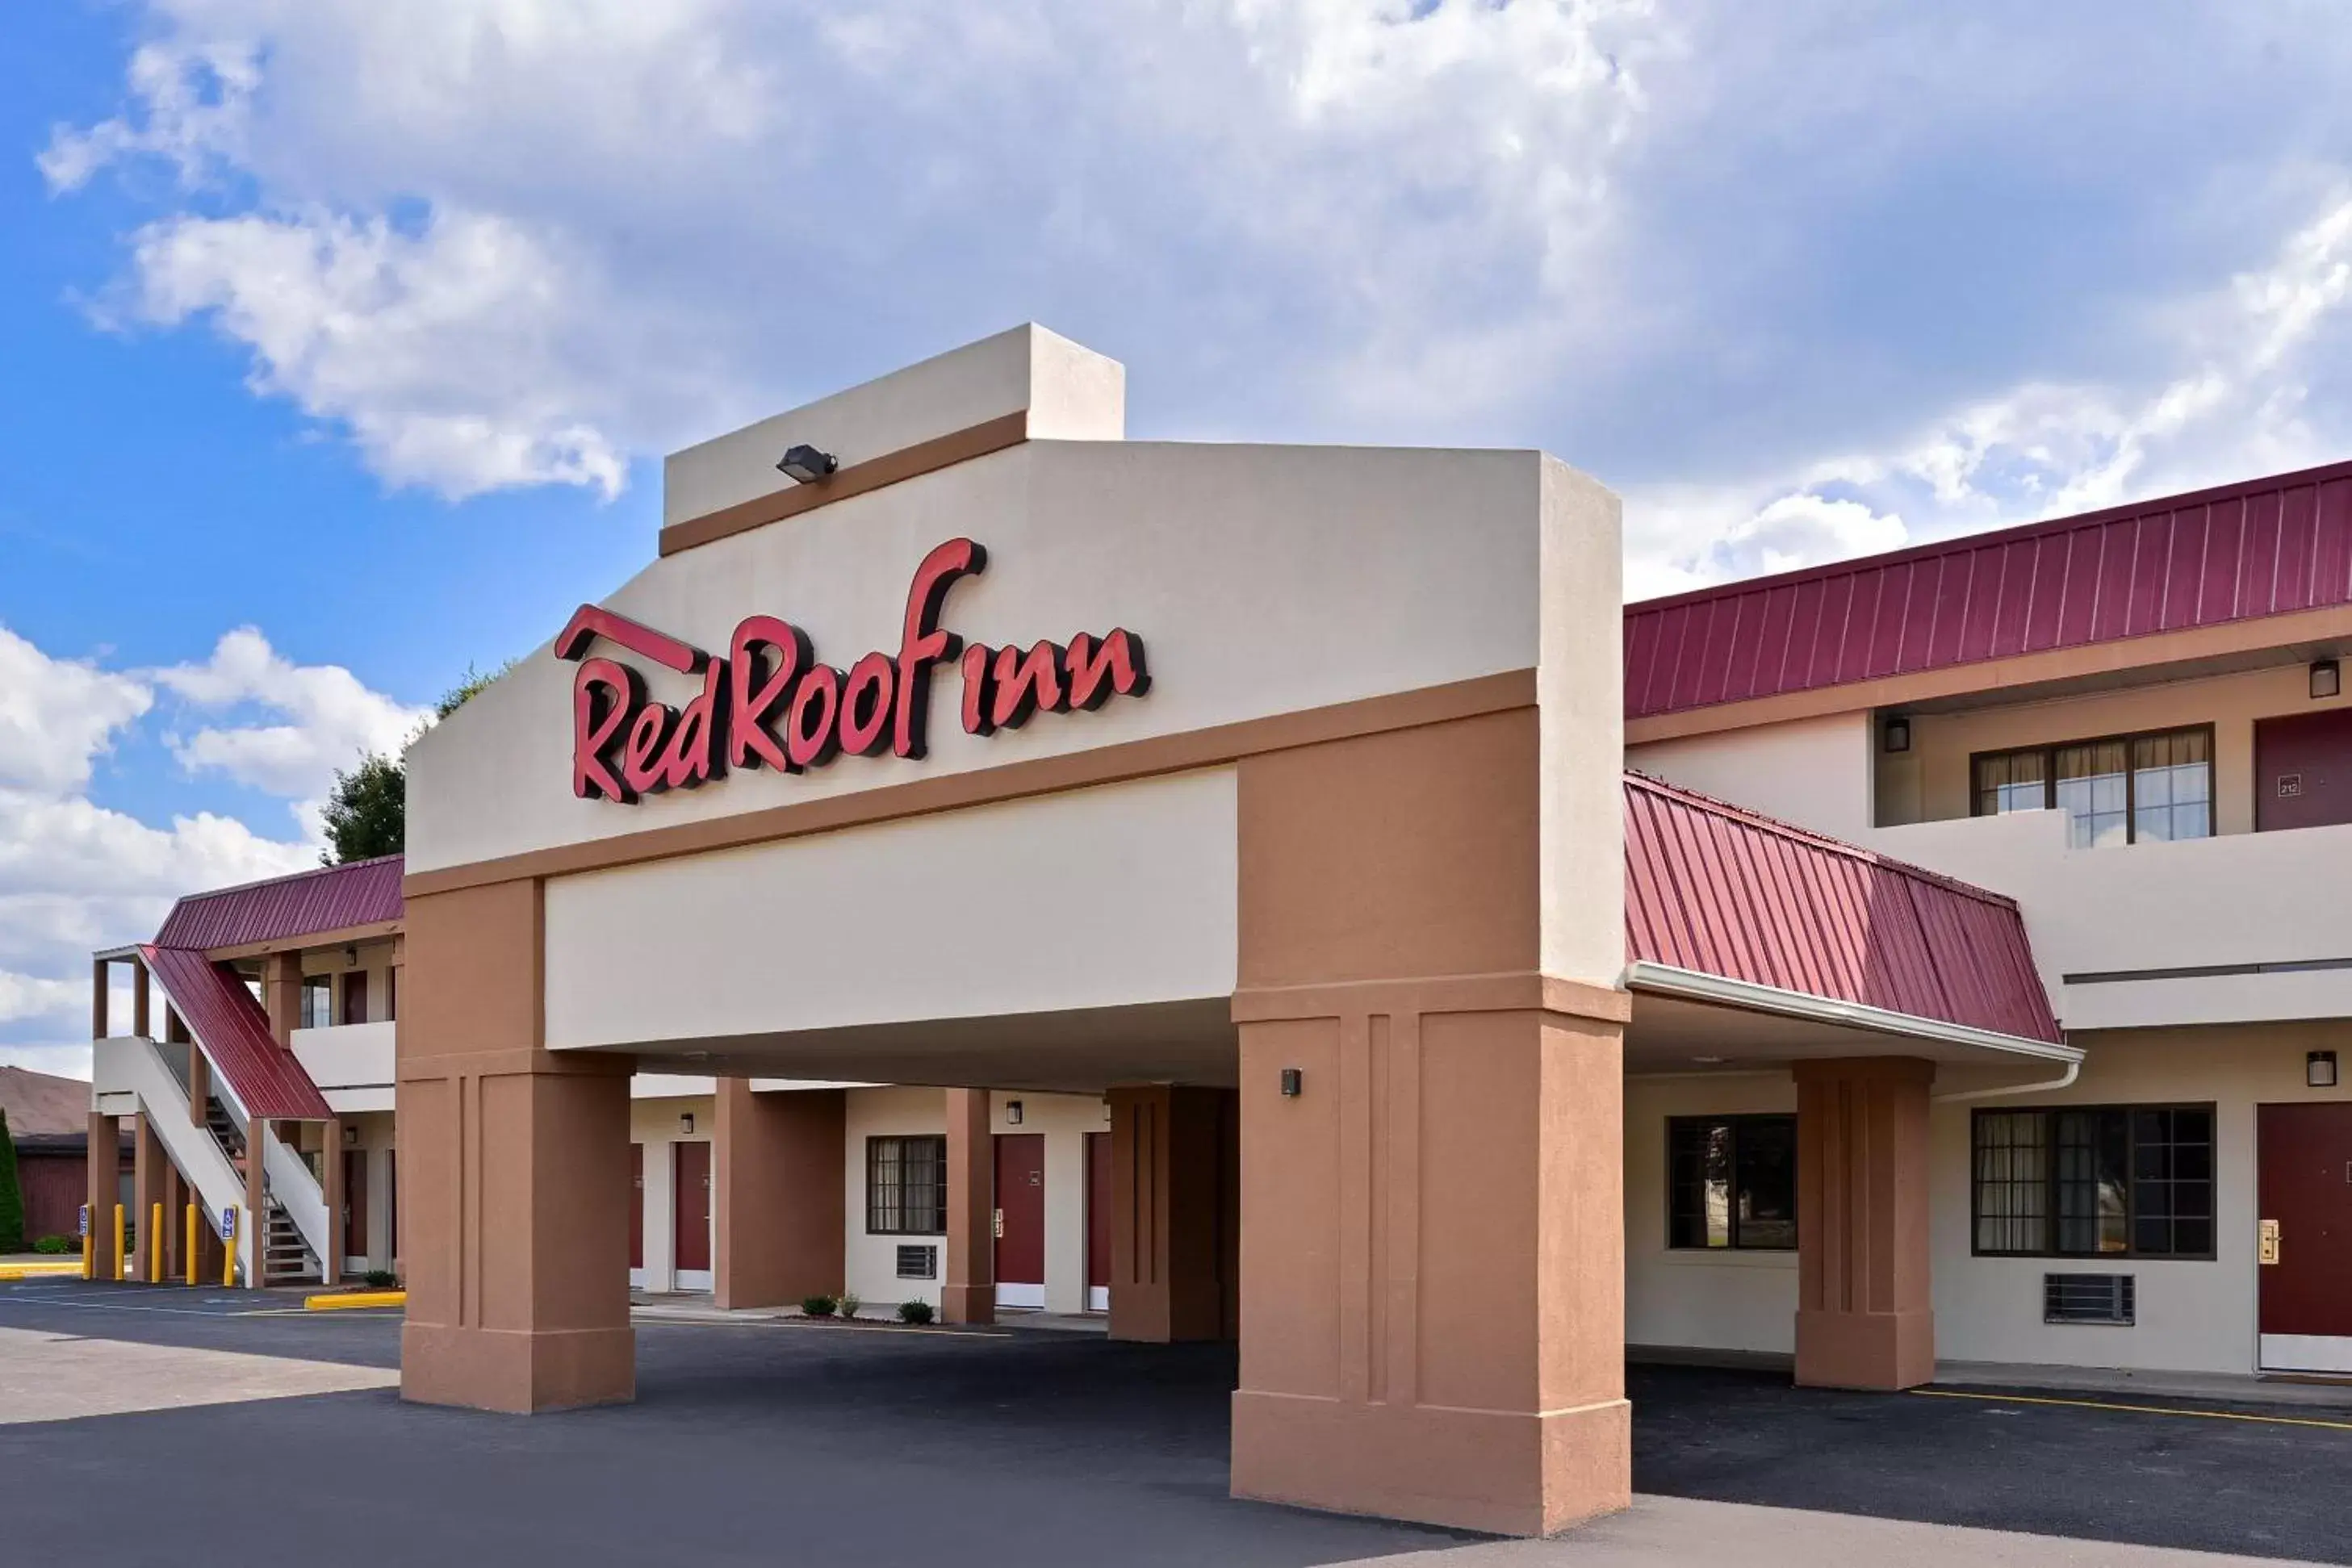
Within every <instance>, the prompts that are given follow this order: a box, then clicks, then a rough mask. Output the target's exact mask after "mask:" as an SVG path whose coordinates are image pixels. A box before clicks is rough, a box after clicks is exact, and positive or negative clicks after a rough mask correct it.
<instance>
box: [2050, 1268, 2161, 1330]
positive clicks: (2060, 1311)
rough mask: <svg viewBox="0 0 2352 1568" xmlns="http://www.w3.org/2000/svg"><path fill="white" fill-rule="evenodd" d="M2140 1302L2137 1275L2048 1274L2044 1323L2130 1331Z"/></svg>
mask: <svg viewBox="0 0 2352 1568" xmlns="http://www.w3.org/2000/svg"><path fill="white" fill-rule="evenodd" d="M2138 1298H2139V1289H2138V1280H2137V1276H2135V1275H2131V1274H2044V1275H2042V1322H2045V1323H2107V1324H2120V1325H2122V1326H2124V1327H2129V1326H2130V1325H2131V1324H2132V1322H2134V1321H2135V1318H2134V1313H2135V1312H2136V1311H2137V1307H2138Z"/></svg>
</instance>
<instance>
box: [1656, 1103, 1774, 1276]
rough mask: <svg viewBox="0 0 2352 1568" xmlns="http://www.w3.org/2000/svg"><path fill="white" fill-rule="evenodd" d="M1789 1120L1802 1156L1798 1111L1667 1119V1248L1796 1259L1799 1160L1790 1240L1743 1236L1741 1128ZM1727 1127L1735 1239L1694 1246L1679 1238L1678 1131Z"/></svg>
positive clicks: (1713, 1254) (1678, 1251)
mask: <svg viewBox="0 0 2352 1568" xmlns="http://www.w3.org/2000/svg"><path fill="white" fill-rule="evenodd" d="M1766 1122H1776V1123H1777V1122H1785V1123H1787V1124H1788V1127H1789V1139H1790V1145H1791V1150H1792V1152H1793V1153H1795V1154H1796V1155H1797V1156H1798V1158H1801V1157H1802V1155H1801V1150H1802V1145H1801V1142H1800V1141H1799V1139H1798V1133H1797V1113H1795V1112H1794V1111H1733V1112H1726V1113H1721V1114H1713V1115H1710V1114H1697V1115H1687V1116H1668V1117H1667V1118H1666V1151H1665V1153H1666V1204H1665V1208H1666V1215H1665V1218H1666V1250H1667V1251H1668V1252H1669V1253H1674V1254H1677V1255H1685V1254H1687V1255H1693V1256H1697V1257H1703V1258H1720V1257H1723V1256H1725V1255H1726V1254H1727V1253H1735V1252H1745V1253H1755V1254H1759V1255H1762V1256H1778V1257H1786V1258H1793V1257H1795V1256H1796V1255H1797V1252H1798V1249H1799V1248H1801V1246H1802V1245H1803V1241H1804V1238H1803V1233H1802V1230H1801V1228H1800V1226H1799V1224H1798V1221H1797V1215H1796V1208H1797V1193H1798V1176H1797V1168H1796V1166H1797V1161H1796V1160H1795V1159H1792V1160H1791V1161H1790V1169H1789V1183H1790V1187H1789V1207H1790V1215H1789V1242H1788V1245H1787V1246H1785V1247H1784V1246H1779V1245H1775V1244H1769V1243H1764V1242H1742V1241H1741V1240H1740V1239H1739V1129H1740V1126H1741V1124H1760V1123H1766ZM1717 1126H1727V1127H1729V1128H1730V1129H1731V1160H1730V1165H1731V1213H1730V1222H1731V1239H1730V1241H1729V1242H1728V1243H1727V1245H1725V1246H1722V1247H1705V1246H1697V1247H1695V1246H1691V1245H1688V1244H1686V1243H1684V1242H1680V1241H1676V1240H1675V1131H1676V1129H1678V1128H1681V1127H1717Z"/></svg>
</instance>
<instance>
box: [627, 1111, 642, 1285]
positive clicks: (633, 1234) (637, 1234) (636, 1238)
mask: <svg viewBox="0 0 2352 1568" xmlns="http://www.w3.org/2000/svg"><path fill="white" fill-rule="evenodd" d="M645 1266H646V1146H645V1145H643V1144H631V1145H629V1269H630V1270H631V1272H632V1273H635V1274H638V1275H640V1276H642V1274H643V1272H644V1270H645ZM629 1282H630V1283H631V1284H633V1285H642V1284H644V1283H645V1281H644V1279H643V1278H642V1277H640V1278H637V1279H633V1280H631V1281H629Z"/></svg>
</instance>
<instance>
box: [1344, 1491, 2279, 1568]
mask: <svg viewBox="0 0 2352 1568" xmlns="http://www.w3.org/2000/svg"><path fill="white" fill-rule="evenodd" d="M1375 1561H1377V1562H1378V1563H1381V1565H1382V1568H1423V1565H1426V1568H1616V1565H1619V1564H1652V1563H1656V1564H1664V1563H1674V1564H1677V1565H1681V1564H1689V1563H1726V1564H1737V1565H1738V1568H1825V1565H1826V1568H1843V1565H1845V1564H1853V1565H1855V1568H1863V1565H1867V1568H1881V1565H1883V1564H1887V1563H1902V1564H1904V1568H1944V1565H1946V1564H1949V1565H1951V1568H1962V1565H1966V1568H1985V1565H1987V1564H1993V1565H2000V1568H2062V1565H2063V1568H2257V1565H2260V1564H2275V1563H2281V1562H2283V1561H2285V1560H2284V1559H2281V1558H2275V1557H2233V1556H2225V1555H2221V1554H2218V1553H2214V1552H2179V1551H2173V1550H2170V1549H2168V1548H2165V1547H2159V1546H2124V1545H2118V1544H2116V1543H2115V1542H2105V1541H2071V1540H2067V1539H2065V1538H2063V1537H2061V1536H2053V1535H2014V1534H2011V1533H2008V1532H2007V1531H1997V1530H1969V1529H1965V1528H1962V1527H1960V1526H1958V1525H1950V1524H1916V1523H1913V1522H1911V1521H1906V1520H1895V1519H1864V1518H1860V1517H1857V1516H1855V1515H1853V1514H1844V1513H1816V1512H1811V1511H1807V1510H1803V1509H1789V1508H1758V1507H1755V1506H1753V1505H1751V1504H1748V1503H1738V1502H1702V1501H1698V1500H1694V1499H1690V1498H1678V1497H1637V1498H1635V1499H1634V1500H1633V1507H1632V1508H1630V1509H1628V1510H1627V1511H1625V1512H1623V1513H1621V1514H1616V1515H1612V1517H1610V1518H1608V1519H1603V1520H1596V1521H1593V1522H1592V1523H1591V1524H1588V1525H1585V1526H1583V1527H1582V1528H1580V1529H1578V1530H1574V1531H1570V1532H1569V1533H1567V1534H1566V1535H1562V1536H1559V1537H1556V1538H1555V1539H1553V1540H1550V1541H1497V1542H1484V1543H1481V1544H1479V1545H1476V1546H1457V1547H1450V1548H1447V1549H1445V1550H1444V1551H1439V1552H1411V1553H1408V1554H1407V1555H1404V1556H1401V1557H1381V1558H1378V1559H1373V1558H1364V1559H1360V1562H1361V1563H1371V1562H1375Z"/></svg>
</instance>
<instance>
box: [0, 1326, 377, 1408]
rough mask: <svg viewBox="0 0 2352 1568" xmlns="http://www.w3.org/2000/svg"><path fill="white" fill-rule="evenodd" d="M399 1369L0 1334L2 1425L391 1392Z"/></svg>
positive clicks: (35, 1333)
mask: <svg viewBox="0 0 2352 1568" xmlns="http://www.w3.org/2000/svg"><path fill="white" fill-rule="evenodd" d="M399 1381H400V1375H399V1374H398V1373H397V1372H393V1371H388V1370H386V1369H384V1368H382V1367H373V1366H349V1365H342V1364H336V1363H332V1362H323V1361H292V1360H288V1359H286V1358H285V1357H282V1356H275V1355H247V1354H240V1353H238V1352H235V1351H222V1350H191V1349H188V1348H185V1347H183V1346H179V1345H162V1344H140V1343H132V1342H130V1341H127V1340H119V1339H83V1338H79V1337H78V1336H76V1335H72V1334H63V1333H44V1332H42V1331H39V1330H35V1329H10V1328H0V1426H6V1425H13V1424H16V1423H18V1422H25V1421H70V1420H75V1419H78V1418H79V1417H82V1416H121V1415H128V1414H130V1413H131V1412H133V1411H139V1410H172V1409H184V1408H185V1407H187V1406H195V1405H226V1404H237V1403H242V1402H244V1401H246V1400H251V1399H287V1398H292V1397H295V1396H299V1395H306V1394H340V1393H344V1392H348V1391H350V1390H352V1389H358V1388H388V1387H391V1386H392V1385H394V1384H396V1383H398V1382H399Z"/></svg>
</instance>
